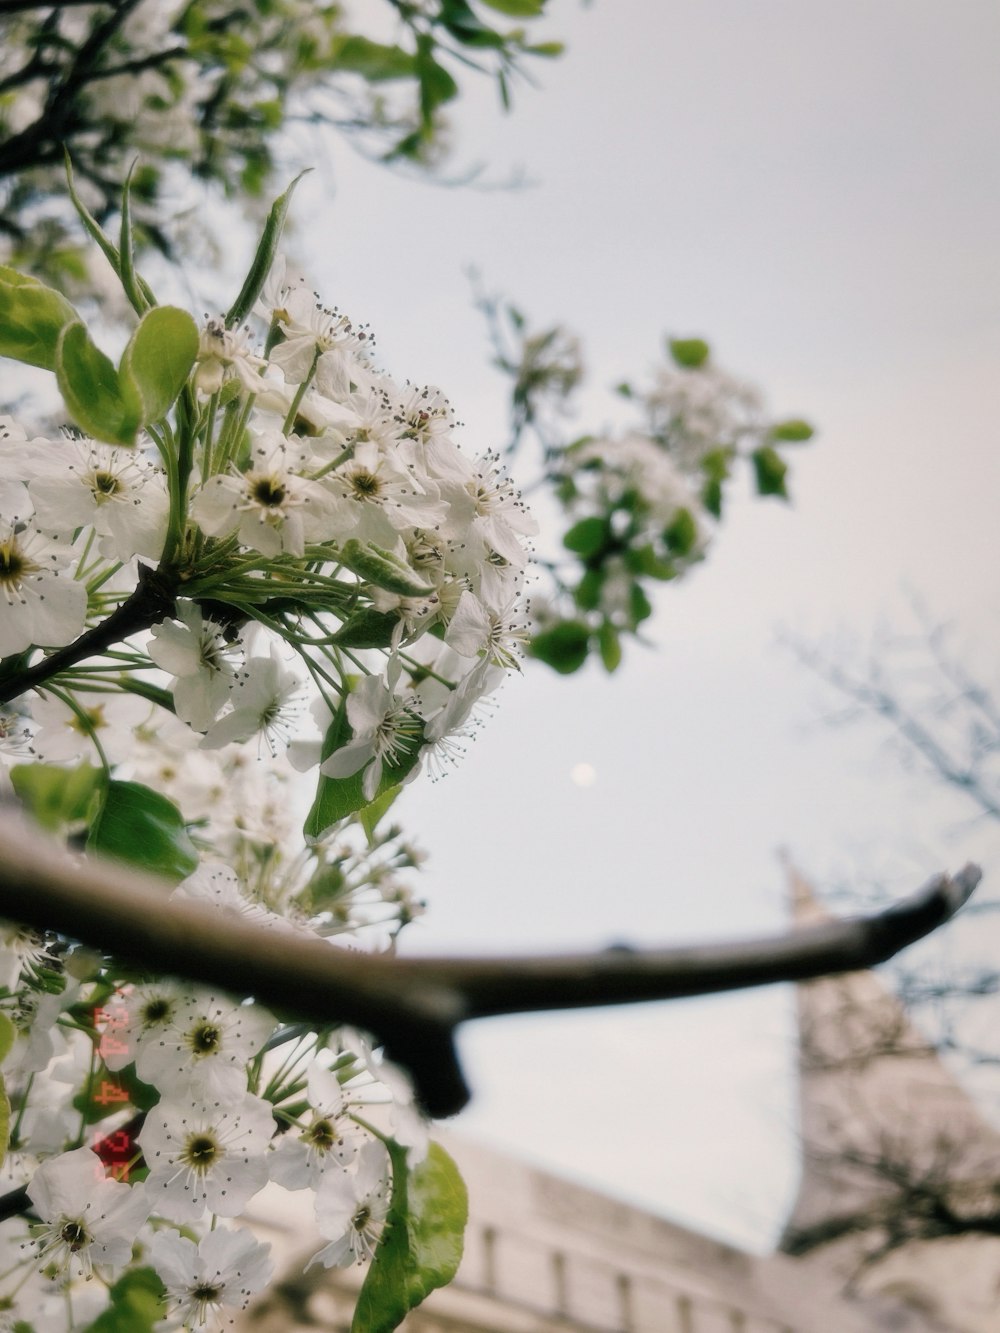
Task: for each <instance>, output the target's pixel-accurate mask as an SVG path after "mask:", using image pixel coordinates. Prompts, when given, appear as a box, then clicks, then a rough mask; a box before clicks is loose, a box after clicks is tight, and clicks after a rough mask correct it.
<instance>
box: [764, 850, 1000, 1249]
mask: <svg viewBox="0 0 1000 1333" xmlns="http://www.w3.org/2000/svg"><path fill="white" fill-rule="evenodd" d="M782 860H783V862H784V865H785V869H786V873H787V877H788V890H789V898H790V907H791V913H792V917H793V920H794V922H795V924H796V925H797V926H807V925H815V924H817V923H818V922H820V921H825V920H830V918H831V913H830V912H828V911H827V910H826V909H825V908H824V907H823V906H822V905H821V904H820V903H819V901H818V900H817V898H816V896H815V893H814V892H813V890H812V887H811V886H810V884H809V883H808V881H807V880H806V879H805V878H804V876H802V875H801V873H800V872H799V871H798V870H797V869H796V868H795V866H794V865H793V864H792V863H791V862H790V860H789V859H788V858H787V856H783V858H782ZM797 1004H798V1018H799V1096H800V1129H801V1139H802V1177H801V1182H800V1185H799V1192H798V1196H797V1198H796V1200H795V1204H794V1206H793V1208H792V1211H791V1214H790V1216H789V1219H788V1222H787V1224H786V1227H785V1233H784V1236H783V1237H782V1242H781V1247H782V1248H783V1249H785V1250H788V1251H790V1252H792V1253H804V1252H805V1251H807V1250H809V1249H812V1248H813V1247H815V1246H816V1245H818V1244H822V1243H823V1242H824V1241H825V1240H833V1239H836V1238H838V1237H841V1236H844V1235H847V1234H852V1233H853V1234H857V1235H859V1233H863V1232H864V1231H865V1230H870V1229H871V1228H873V1227H876V1226H878V1225H879V1224H880V1222H881V1223H884V1221H885V1219H886V1217H887V1216H888V1213H889V1211H891V1209H892V1208H893V1207H895V1208H896V1210H897V1213H898V1212H899V1210H900V1209H901V1207H902V1204H901V1198H902V1196H903V1195H904V1194H905V1193H906V1191H907V1190H908V1189H912V1187H913V1186H915V1185H917V1184H919V1183H921V1182H922V1184H923V1186H925V1187H933V1189H938V1190H947V1191H949V1192H951V1193H953V1192H954V1191H955V1190H958V1191H960V1192H961V1193H962V1195H963V1198H964V1199H965V1201H966V1203H968V1202H969V1200H970V1198H971V1196H970V1191H975V1190H979V1191H980V1192H982V1190H983V1189H984V1188H985V1186H986V1182H987V1181H988V1182H989V1184H990V1185H992V1183H993V1182H994V1181H995V1180H997V1179H998V1178H1000V1133H998V1132H997V1131H996V1130H994V1129H993V1128H992V1127H991V1126H989V1125H987V1124H986V1122H985V1121H984V1120H983V1119H982V1117H981V1115H980V1114H979V1112H978V1110H977V1108H976V1106H975V1104H974V1103H973V1102H972V1100H971V1099H970V1098H969V1096H968V1094H967V1093H966V1092H965V1091H964V1090H963V1089H962V1087H961V1086H960V1085H959V1084H958V1083H957V1082H956V1081H955V1079H954V1078H953V1077H952V1075H951V1073H950V1072H949V1070H948V1069H947V1068H946V1067H945V1065H944V1064H943V1063H942V1061H941V1059H940V1056H939V1055H938V1053H937V1052H936V1051H935V1050H934V1048H933V1047H932V1046H931V1045H930V1043H929V1042H928V1040H927V1038H926V1037H925V1036H924V1035H923V1034H922V1033H920V1032H919V1030H918V1029H917V1028H916V1027H915V1026H914V1025H913V1024H912V1023H911V1022H910V1020H909V1018H908V1016H907V1014H906V1012H905V1010H904V1008H903V1006H902V1005H901V1004H900V1003H899V1001H898V1000H897V999H896V998H895V996H893V995H892V994H891V993H890V991H889V990H888V989H887V988H886V987H885V986H884V985H883V983H882V981H881V980H880V979H879V978H878V977H877V976H876V975H875V973H873V972H854V973H849V974H847V975H844V976H838V977H824V978H822V979H820V980H818V981H811V982H804V983H801V984H800V985H799V986H798V987H797ZM911 1206H912V1202H911ZM859 1244H860V1235H859Z"/></svg>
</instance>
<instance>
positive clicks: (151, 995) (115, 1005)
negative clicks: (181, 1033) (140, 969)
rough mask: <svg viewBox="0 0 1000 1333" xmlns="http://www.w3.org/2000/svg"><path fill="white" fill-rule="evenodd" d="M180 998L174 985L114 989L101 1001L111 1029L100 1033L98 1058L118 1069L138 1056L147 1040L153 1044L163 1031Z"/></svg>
mask: <svg viewBox="0 0 1000 1333" xmlns="http://www.w3.org/2000/svg"><path fill="white" fill-rule="evenodd" d="M182 998H183V996H182V993H181V991H180V989H179V987H177V986H176V985H174V984H172V983H169V982H164V983H162V984H160V985H158V986H137V987H135V988H134V989H133V988H131V987H129V988H127V989H125V990H121V989H119V990H116V991H115V992H114V994H113V995H112V996H111V997H110V999H109V1000H107V1002H106V1003H105V1005H104V1017H105V1018H106V1019H107V1022H108V1024H109V1028H110V1031H109V1032H108V1034H107V1039H105V1038H104V1037H102V1040H101V1044H100V1055H101V1059H102V1060H103V1061H104V1063H105V1064H106V1065H107V1067H108V1068H109V1069H110V1070H113V1071H115V1072H117V1071H118V1070H119V1069H124V1068H125V1066H126V1065H130V1064H132V1063H133V1062H134V1061H136V1060H137V1059H138V1058H139V1055H140V1053H141V1052H142V1050H143V1047H144V1046H145V1044H146V1043H147V1042H148V1043H149V1044H150V1046H155V1044H156V1042H157V1041H159V1039H160V1036H161V1034H162V1033H164V1032H166V1031H167V1030H168V1029H169V1027H170V1024H171V1022H172V1021H173V1018H174V1015H175V1013H176V1012H177V1008H178V1005H179V1004H180V1002H181V999H182Z"/></svg>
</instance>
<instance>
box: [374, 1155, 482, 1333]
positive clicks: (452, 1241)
mask: <svg viewBox="0 0 1000 1333" xmlns="http://www.w3.org/2000/svg"><path fill="white" fill-rule="evenodd" d="M388 1148H389V1154H390V1156H391V1158H392V1203H391V1204H390V1206H389V1215H388V1217H387V1218H386V1225H385V1230H384V1231H383V1233H382V1240H381V1243H380V1244H379V1247H378V1249H377V1250H376V1252H375V1258H374V1259H373V1260H372V1264H371V1267H370V1268H369V1269H368V1273H367V1275H366V1277H365V1281H364V1285H363V1286H362V1288H361V1291H360V1293H359V1295H358V1303H357V1306H356V1307H355V1311H354V1320H353V1322H352V1323H351V1333H391V1331H392V1330H393V1329H395V1328H398V1327H399V1325H400V1324H401V1323H402V1321H403V1320H404V1319H405V1318H406V1315H407V1314H408V1313H409V1311H410V1310H413V1309H415V1308H416V1306H418V1305H419V1304H420V1303H421V1301H423V1300H425V1299H426V1298H427V1297H428V1296H429V1295H430V1294H431V1292H432V1291H434V1290H435V1289H436V1288H437V1287H443V1286H445V1285H446V1284H447V1283H449V1282H450V1281H451V1280H452V1278H453V1277H454V1276H455V1273H456V1272H457V1271H458V1265H459V1263H460V1262H461V1259H462V1246H463V1237H464V1234H465V1224H466V1221H467V1219H468V1212H469V1202H468V1195H467V1193H466V1189H465V1184H464V1182H463V1181H462V1177H461V1176H460V1175H459V1172H458V1167H457V1166H456V1165H455V1163H454V1162H453V1161H452V1159H451V1158H450V1157H449V1156H448V1154H447V1153H446V1152H445V1151H444V1149H443V1148H442V1147H441V1146H440V1144H437V1143H432V1144H431V1145H430V1149H429V1151H428V1153H427V1156H426V1158H425V1159H424V1161H422V1162H421V1163H420V1165H419V1166H417V1167H415V1168H414V1169H413V1170H412V1171H409V1170H408V1169H407V1165H406V1149H405V1148H401V1147H399V1145H398V1144H395V1143H390V1144H389V1145H388Z"/></svg>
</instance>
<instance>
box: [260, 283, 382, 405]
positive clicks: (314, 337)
mask: <svg viewBox="0 0 1000 1333" xmlns="http://www.w3.org/2000/svg"><path fill="white" fill-rule="evenodd" d="M284 298H285V300H284V308H283V309H282V311H281V316H280V323H281V328H282V331H283V332H284V334H285V341H284V342H282V343H279V344H278V346H277V347H275V348H274V350H273V351H272V353H271V361H272V362H273V363H274V365H276V366H280V368H281V371H282V373H283V374H284V376H285V379H286V380H288V381H289V383H291V384H301V383H302V381H303V380H304V379H306V378H307V376H308V375H309V372H310V371H311V370H312V368H313V363H314V361H315V364H316V382H317V384H318V386H319V387H320V388H321V389H322V391H323V392H324V393H326V394H329V395H330V396H331V397H332V398H342V397H344V396H345V395H346V394H347V393H349V392H350V384H351V374H350V371H351V365H352V362H353V361H354V360H355V358H356V357H357V356H358V354H359V353H362V352H364V351H366V350H368V349H369V348H371V347H373V346H374V339H373V338H372V334H371V330H370V329H369V328H368V327H367V325H362V326H360V327H359V328H355V326H354V325H353V324H352V323H351V321H350V320H349V319H348V317H347V316H346V315H342V314H341V313H340V311H339V310H336V309H333V310H331V309H328V308H327V307H325V306H323V305H322V304H321V302H320V301H319V298H318V297H317V296H316V294H315V293H314V292H310V291H308V290H307V289H306V288H305V287H296V288H293V289H289V290H286V292H285V293H284Z"/></svg>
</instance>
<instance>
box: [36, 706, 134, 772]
mask: <svg viewBox="0 0 1000 1333" xmlns="http://www.w3.org/2000/svg"><path fill="white" fill-rule="evenodd" d="M67 699H68V700H72V703H68V702H66V700H67ZM31 708H32V713H33V715H34V720H35V725H36V731H35V736H34V740H33V742H32V747H33V749H34V751H35V753H36V755H37V756H38V757H39V758H40V759H44V760H46V761H49V762H52V761H55V762H63V761H65V760H69V759H79V758H80V756H81V755H86V754H88V753H92V749H91V747H92V746H94V744H95V742H96V743H97V744H99V745H100V747H101V749H102V750H103V752H104V754H105V756H106V757H107V758H108V759H109V760H110V762H111V763H118V762H121V761H122V760H125V759H127V758H128V756H129V754H130V753H131V750H132V746H133V744H134V739H133V728H134V727H137V726H140V725H141V724H142V723H143V722H145V721H146V719H147V718H148V717H149V715H150V713H151V712H152V705H151V704H150V702H149V700H148V699H143V698H141V697H140V696H139V695H137V694H124V693H122V692H120V691H113V690H94V691H91V690H79V691H72V692H70V691H69V690H67V691H65V699H60V698H57V697H56V695H54V694H49V693H48V692H47V691H44V690H40V691H39V692H38V694H37V695H36V697H35V698H34V700H33V702H32V705H31Z"/></svg>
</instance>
